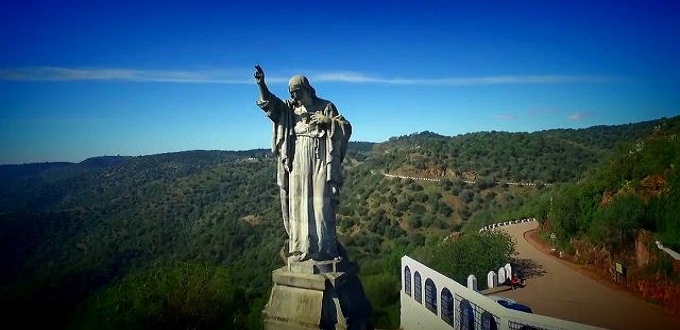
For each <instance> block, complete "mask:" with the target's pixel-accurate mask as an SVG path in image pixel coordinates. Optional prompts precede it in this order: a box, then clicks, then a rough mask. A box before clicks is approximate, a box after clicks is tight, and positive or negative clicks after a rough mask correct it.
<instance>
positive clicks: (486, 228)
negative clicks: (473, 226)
mask: <svg viewBox="0 0 680 330" xmlns="http://www.w3.org/2000/svg"><path fill="white" fill-rule="evenodd" d="M532 221H536V218H526V219H520V220H513V221H505V222H499V223H492V224H490V225H487V226H484V227H482V228H479V232H480V233H481V232H484V231H487V230H494V229H496V228H499V227H503V226H509V225H514V224H516V223H522V222H532Z"/></svg>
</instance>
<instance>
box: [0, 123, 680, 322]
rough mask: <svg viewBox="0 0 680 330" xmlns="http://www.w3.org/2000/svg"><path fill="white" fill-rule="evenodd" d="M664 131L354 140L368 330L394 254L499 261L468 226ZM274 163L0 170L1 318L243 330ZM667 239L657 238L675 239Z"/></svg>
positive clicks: (191, 156)
mask: <svg viewBox="0 0 680 330" xmlns="http://www.w3.org/2000/svg"><path fill="white" fill-rule="evenodd" d="M674 120H675V122H677V118H675V119H674ZM663 122H666V120H665V119H660V120H656V121H650V122H642V123H635V124H628V125H619V126H597V127H591V128H587V129H580V130H549V131H542V132H534V133H506V132H480V133H470V134H465V135H459V136H455V137H445V136H441V135H437V134H434V133H430V132H423V133H417V134H412V135H409V136H402V137H395V138H392V139H390V140H389V141H387V142H384V143H377V144H376V143H368V142H352V143H351V145H350V149H349V150H348V156H347V158H346V159H345V164H344V172H345V173H344V176H345V183H344V186H343V188H342V191H341V204H340V209H339V214H338V237H339V240H340V241H341V242H342V243H343V245H344V246H345V247H346V248H347V249H348V251H349V255H350V257H352V258H353V259H355V260H356V261H357V262H358V263H359V265H360V269H361V271H360V275H361V277H362V283H363V284H364V286H365V289H366V292H367V294H368V295H369V297H370V299H371V300H372V303H373V305H374V309H375V315H374V317H375V320H376V324H377V325H379V326H381V327H383V328H390V327H391V328H396V327H397V326H398V322H399V319H398V312H399V309H398V291H399V274H398V272H399V258H400V257H401V256H402V255H404V254H410V255H412V256H415V257H417V258H419V259H421V260H423V261H427V262H428V263H430V264H431V265H432V266H433V267H435V268H438V269H441V271H442V272H444V273H446V274H449V276H451V277H453V278H454V279H459V278H460V277H461V276H464V275H461V274H466V273H469V272H475V271H479V270H476V269H475V267H477V268H480V269H482V270H485V269H487V268H485V267H487V265H482V264H474V263H472V264H470V265H468V267H470V268H456V269H450V268H446V267H451V265H454V266H455V265H459V264H463V263H462V262H460V261H456V260H453V259H450V258H451V255H452V254H455V253H441V251H456V249H458V248H459V247H456V246H454V245H450V246H446V247H444V248H441V249H440V248H438V247H441V245H440V243H441V242H442V241H444V238H446V237H451V238H453V237H455V236H457V235H463V238H461V239H458V240H455V239H453V240H450V241H456V242H457V241H460V244H469V246H471V248H472V249H478V248H477V247H475V244H476V242H479V241H480V240H484V239H489V240H490V242H495V243H493V244H496V243H497V244H498V246H499V250H498V251H501V252H499V253H501V254H503V255H505V256H510V255H511V254H512V242H510V241H508V240H507V239H506V238H503V237H500V238H498V237H486V236H483V237H481V238H477V239H475V238H474V237H473V236H472V235H473V234H472V233H473V232H474V229H476V228H479V227H481V226H484V225H486V224H488V223H491V222H495V221H501V220H511V219H517V218H522V217H529V216H536V217H542V218H545V217H546V216H547V215H548V213H549V212H551V211H552V209H550V208H549V203H548V202H547V201H548V200H549V197H550V196H552V195H551V194H550V193H551V192H553V191H562V189H567V188H562V185H561V184H560V185H545V184H558V183H576V182H577V181H578V180H582V179H584V178H587V177H588V175H592V174H588V173H599V172H598V171H599V170H597V169H598V167H597V166H599V165H600V164H606V162H604V163H603V161H604V160H608V159H611V158H610V154H611V152H612V151H613V150H615V149H616V147H617V146H619V145H626V143H633V142H635V141H639V140H640V139H642V138H643V137H645V136H647V135H648V134H649V133H650V132H652V131H653V128H654V127H657V126H659V125H660V124H661V123H663ZM654 157H655V156H654ZM274 162H275V159H274V158H273V157H272V156H271V154H270V152H269V151H268V150H265V149H260V150H251V151H243V152H226V151H190V152H180V153H169V154H161V155H150V156H140V157H98V158H93V159H89V160H86V161H83V162H81V163H78V164H71V163H47V164H28V165H2V166H0V186H2V187H3V189H2V190H0V258H2V259H0V262H2V265H3V272H1V273H0V297H2V298H0V303H1V305H0V310H1V311H2V313H3V315H4V316H6V319H7V320H21V322H23V323H22V324H25V325H27V326H28V325H37V326H44V325H45V324H50V325H51V327H52V328H63V327H67V326H69V325H70V326H71V327H73V328H88V327H91V326H92V324H100V325H101V324H106V325H107V326H110V327H111V328H120V327H125V328H129V327H141V326H143V325H147V326H151V327H163V328H183V329H186V328H204V329H207V328H213V327H218V326H220V325H224V322H227V320H228V322H231V324H238V325H239V327H244V328H257V327H258V326H259V323H258V322H259V319H260V312H261V310H262V306H263V304H264V303H265V302H266V299H267V298H268V290H269V288H270V286H271V282H270V276H271V271H272V270H273V269H275V268H277V267H280V266H281V265H282V264H283V263H282V261H281V258H280V256H279V251H280V249H281V247H282V246H283V245H284V240H285V238H286V236H285V232H284V230H283V225H282V223H281V220H280V206H279V199H278V198H279V197H278V196H279V193H278V188H277V187H276V185H275V163H274ZM675 171H677V167H676V170H675ZM617 173H618V172H617ZM384 174H395V175H408V176H411V177H414V179H398V178H393V177H388V176H385V175H384ZM600 175H602V174H600ZM423 177H425V178H431V179H437V180H439V181H423V180H419V179H418V178H423ZM671 178H672V177H671V176H669V177H668V179H669V180H671ZM629 181H630V179H629ZM676 181H677V180H676ZM515 182H525V183H535V185H526V186H521V185H513V184H511V183H515ZM621 182H623V181H621ZM669 182H670V181H669ZM610 190H612V191H613V189H610ZM654 205H656V204H654ZM659 205H661V204H659ZM664 207H665V206H664ZM655 210H656V211H654V212H660V213H663V212H665V211H666V209H663V207H662V206H659V207H657V209H655ZM556 219H557V218H556ZM655 228H656V229H659V228H660V227H655ZM664 228H665V227H664ZM579 230H580V229H579ZM669 230H670V231H668V234H662V235H673V232H672V230H677V229H669ZM461 232H463V234H461ZM577 232H579V233H580V231H577ZM670 242H672V240H671V241H670ZM669 244H671V243H669ZM474 251H477V250H474ZM483 252H484V251H480V252H479V253H483ZM486 252H489V251H486ZM488 260H489V261H490V262H495V261H494V260H491V259H490V258H489V259H488ZM444 265H446V266H444ZM456 267H457V266H456ZM443 268H446V269H443ZM140 288H143V289H140ZM206 288H214V290H213V291H210V289H206ZM206 290H208V291H206ZM215 290H221V291H223V292H232V294H231V295H230V296H231V298H229V299H225V298H224V297H223V296H221V295H216V294H215V292H216V291H215ZM198 297H203V299H201V298H198ZM198 301H201V302H202V303H198ZM188 302H192V303H188ZM121 306H128V307H127V308H123V307H121ZM216 306H217V307H216Z"/></svg>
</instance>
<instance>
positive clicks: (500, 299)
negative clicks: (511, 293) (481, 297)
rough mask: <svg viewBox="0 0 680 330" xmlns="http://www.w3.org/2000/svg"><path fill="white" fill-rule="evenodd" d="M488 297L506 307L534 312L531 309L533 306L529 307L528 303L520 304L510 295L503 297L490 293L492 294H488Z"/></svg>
mask: <svg viewBox="0 0 680 330" xmlns="http://www.w3.org/2000/svg"><path fill="white" fill-rule="evenodd" d="M487 297H488V298H490V299H491V300H493V301H495V302H497V303H498V304H500V305H501V306H503V307H505V308H509V309H514V310H517V311H520V312H525V313H533V311H532V310H531V307H529V306H527V305H523V304H520V303H518V302H516V301H515V300H512V299H510V298H508V297H501V296H496V295H490V296H487Z"/></svg>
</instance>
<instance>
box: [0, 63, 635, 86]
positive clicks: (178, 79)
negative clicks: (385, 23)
mask: <svg viewBox="0 0 680 330" xmlns="http://www.w3.org/2000/svg"><path fill="white" fill-rule="evenodd" d="M251 77H252V76H251V75H250V74H244V73H243V72H240V73H236V72H235V71H228V70H193V71H192V70H184V71H183V70H141V69H126V68H65V67H53V66H36V67H21V68H8V69H0V80H5V81H8V80H9V81H127V82H156V83H202V84H252V83H253V79H252V78H251ZM309 79H310V80H311V81H312V82H340V83H348V84H382V85H435V86H479V85H510V84H564V83H618V82H625V81H626V79H623V78H620V77H615V76H606V75H510V76H488V77H470V78H382V77H376V76H369V75H366V74H363V73H358V72H326V73H315V74H310V75H309ZM267 81H268V82H272V83H286V82H288V78H286V77H279V76H273V77H269V76H268V77H267Z"/></svg>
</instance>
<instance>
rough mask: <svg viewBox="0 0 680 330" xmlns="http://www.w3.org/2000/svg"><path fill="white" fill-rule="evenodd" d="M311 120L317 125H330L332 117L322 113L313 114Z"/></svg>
mask: <svg viewBox="0 0 680 330" xmlns="http://www.w3.org/2000/svg"><path fill="white" fill-rule="evenodd" d="M311 119H312V120H311V123H312V124H317V125H327V124H330V123H331V121H332V119H331V117H328V116H326V115H324V114H321V113H314V114H312V116H311Z"/></svg>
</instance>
